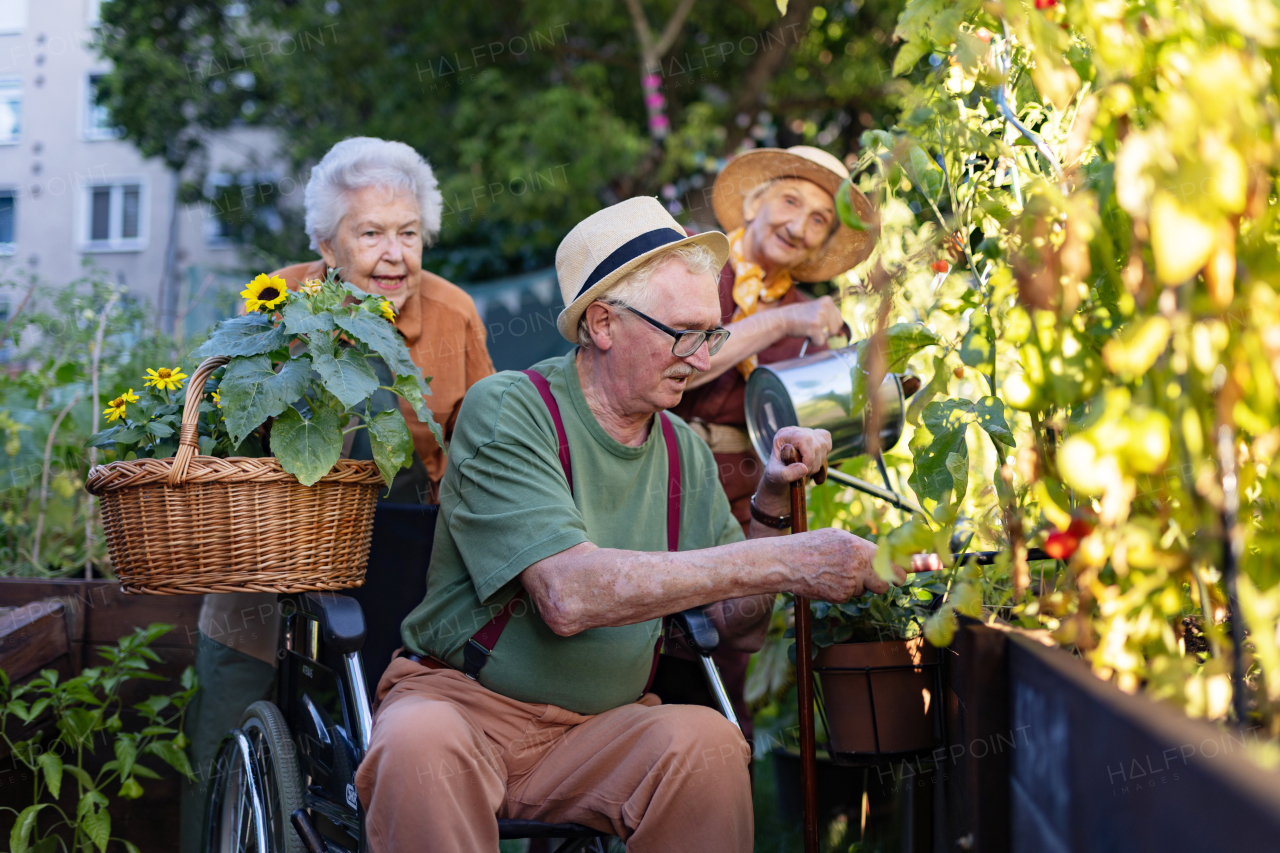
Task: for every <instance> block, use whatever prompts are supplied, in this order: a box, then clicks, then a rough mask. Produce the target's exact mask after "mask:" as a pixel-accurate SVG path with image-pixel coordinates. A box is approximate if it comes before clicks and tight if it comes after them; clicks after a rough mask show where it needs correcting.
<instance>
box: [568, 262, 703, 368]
mask: <svg viewBox="0 0 1280 853" xmlns="http://www.w3.org/2000/svg"><path fill="white" fill-rule="evenodd" d="M673 258H678V259H679V260H680V261H682V262H683V263H684V265H685V268H686V269H688V270H689V272H691V273H693V274H694V275H707V274H715V273H718V272H719V271H720V266H719V264H717V263H716V256H715V253H713V252H712V251H711V250H710V249H708V248H707V247H706V246H703V245H702V244H701V243H685V244H684V245H683V246H677V247H676V248H674V249H671V250H670V251H667V252H661V253H659V254H657V255H654V256H653V257H652V258H649V259H648V260H647V261H645V262H644V263H642V264H641V265H640V266H638V267H636V268H635V269H633V270H632V271H631V272H629V273H627V274H626V275H624V276H623V277H622V278H620V279H618V282H617V284H615V285H614V286H613V287H611V288H609V290H608V291H606V292H605V294H604V295H603V296H601V297H600V298H599V299H597V300H596V301H597V302H605V303H607V304H609V305H630V306H631V307H632V308H639V309H640V310H642V311H645V312H646V313H647V312H650V311H653V310H654V309H655V308H656V307H657V306H655V305H653V304H651V303H652V300H651V299H650V298H649V296H650V293H651V291H650V288H649V280H650V279H651V278H653V274H654V273H655V272H657V270H658V268H659V267H661V266H662V265H663V264H665V263H666V262H667V261H669V260H672V259H673ZM578 344H579V345H580V346H584V347H589V346H592V345H593V344H592V341H591V331H590V329H588V328H587V312H586V311H583V312H582V316H581V317H579V318H578Z"/></svg>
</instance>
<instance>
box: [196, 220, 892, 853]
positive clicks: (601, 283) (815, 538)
mask: <svg viewBox="0 0 1280 853" xmlns="http://www.w3.org/2000/svg"><path fill="white" fill-rule="evenodd" d="M728 252H729V247H728V242H727V240H726V238H725V237H724V235H723V234H720V233H718V232H709V233H705V234H700V235H695V236H686V234H685V232H684V231H683V229H681V228H680V226H679V225H677V224H676V222H675V220H673V219H672V218H671V217H670V215H669V214H667V212H666V211H665V209H664V208H663V207H662V205H661V204H660V203H659V202H657V200H655V199H650V198H638V199H632V200H629V201H625V202H622V203H620V204H618V205H615V206H613V207H610V208H607V209H605V210H602V211H600V212H599V213H596V214H594V215H592V216H591V217H589V218H587V219H586V220H584V221H583V222H581V223H580V224H579V225H578V226H577V227H576V228H575V229H574V230H573V231H572V232H571V233H570V234H569V235H568V236H567V237H566V238H565V240H564V241H563V242H562V243H561V245H560V248H559V251H558V252H557V255H556V269H557V272H558V274H559V279H560V285H561V288H562V290H563V293H564V302H565V305H566V306H567V307H566V308H565V310H564V312H563V313H562V314H561V315H560V318H559V329H560V331H561V333H562V334H563V335H564V336H565V337H566V338H568V339H569V340H571V341H573V342H575V343H577V344H578V347H577V349H576V350H575V351H574V352H571V353H570V354H569V355H567V356H564V357H561V358H554V359H549V360H547V361H544V362H541V363H539V364H537V365H535V366H534V367H533V368H532V369H531V370H528V371H524V372H504V373H499V374H496V375H494V376H491V377H489V378H487V379H484V380H482V381H480V382H479V383H478V384H476V385H475V386H474V387H473V388H472V389H471V391H470V392H469V394H468V396H467V398H466V400H465V402H464V403H463V406H462V410H461V413H460V415H459V418H458V421H457V426H456V428H455V431H454V438H453V441H452V443H451V447H450V452H449V462H448V467H447V470H446V473H445V477H444V481H443V483H442V486H441V492H440V509H439V519H440V521H439V524H438V525H436V528H435V537H434V547H433V548H432V551H431V561H430V570H429V572H428V573H427V579H426V595H425V597H424V598H423V600H422V603H421V604H419V605H418V606H417V608H416V609H414V610H413V611H412V612H411V613H409V615H408V616H407V617H406V618H405V619H404V621H403V623H402V626H401V638H402V642H403V649H401V650H399V652H398V654H397V656H396V657H395V659H394V660H392V661H391V664H390V666H389V667H388V668H387V669H386V671H385V673H383V675H382V678H381V681H380V682H379V683H378V686H377V689H376V697H375V701H374V703H373V706H374V709H375V711H376V715H374V716H372V721H371V722H370V711H369V706H368V702H367V700H366V698H365V697H366V693H365V689H364V675H363V673H362V672H361V670H360V666H359V660H360V659H359V656H358V655H356V654H354V653H353V652H354V651H355V650H357V649H358V648H359V643H360V641H361V639H363V629H364V626H363V622H361V621H360V619H359V616H360V610H359V607H358V606H357V605H356V604H355V602H350V601H349V600H346V599H343V601H344V602H346V603H338V602H337V601H336V599H339V598H341V597H340V596H331V595H330V596H324V595H316V594H310V595H308V596H306V597H304V599H303V600H302V601H301V602H300V604H299V611H298V612H297V613H296V614H294V615H293V616H291V617H290V618H289V619H286V640H285V646H286V648H285V650H284V651H282V655H287V656H288V661H286V663H285V665H282V666H281V679H282V682H281V686H280V695H281V700H282V705H283V706H284V714H283V717H284V719H280V716H281V715H280V713H279V712H274V713H275V717H276V720H275V721H274V722H273V721H271V720H263V719H257V718H255V719H253V720H250V721H249V725H247V726H246V725H242V727H241V729H239V730H237V732H235V733H234V735H235V737H229V738H228V740H227V741H226V742H224V746H223V750H222V753H221V754H220V758H219V768H218V769H219V772H221V773H224V774H226V773H233V770H234V768H233V767H232V765H236V766H238V767H242V770H241V772H242V773H243V775H244V776H245V777H246V778H249V779H251V780H252V777H254V775H255V774H256V775H257V776H258V777H259V778H258V781H257V782H256V783H255V784H256V785H257V787H256V788H253V789H252V790H249V793H248V795H245V794H244V793H243V792H244V790H245V788H244V787H243V786H242V788H241V793H239V794H236V795H234V796H233V795H231V794H229V793H228V789H227V786H226V785H222V786H220V787H219V786H215V791H214V796H213V800H212V802H211V806H212V808H211V809H210V812H209V817H210V849H225V850H230V849H245V848H244V847H240V848H237V846H236V845H237V844H238V842H237V841H236V840H235V838H234V836H243V837H246V838H247V837H248V836H250V835H255V836H256V837H257V838H258V841H256V842H253V843H251V844H249V845H248V846H249V847H252V846H255V845H257V846H259V847H260V849H277V848H278V849H286V848H287V849H290V850H299V851H301V850H303V849H307V850H311V851H323V850H330V851H333V850H339V849H355V848H356V847H357V846H358V847H359V848H360V849H367V850H372V851H377V853H401V851H406V853H407V851H411V850H431V851H457V853H464V851H465V853H472V851H492V850H496V849H497V847H498V842H499V839H500V837H536V836H539V835H541V836H547V837H557V838H570V839H579V840H578V841H576V842H571V843H573V844H577V845H578V846H577V847H570V845H566V847H563V848H561V849H582V845H585V844H586V843H588V841H587V839H591V838H595V837H597V836H602V835H611V836H616V837H618V838H620V839H622V840H623V841H624V842H625V843H626V846H627V849H628V850H631V851H650V850H653V851H658V850H698V851H726V853H728V851H736V853H743V851H749V850H751V849H752V843H753V820H752V808H751V789H750V781H749V776H748V761H749V758H750V748H749V746H748V744H747V743H746V741H745V740H744V738H743V736H742V734H741V732H740V731H739V729H738V728H737V727H736V726H735V725H734V722H733V721H732V717H731V713H732V712H731V711H728V709H727V703H725V704H724V707H725V709H726V711H727V712H728V713H729V715H730V717H729V718H726V716H724V715H722V714H720V713H717V712H716V711H714V710H712V709H710V708H706V707H701V706H698V705H685V704H662V702H661V701H660V700H659V699H658V698H657V697H656V696H655V695H653V694H652V693H651V692H649V687H650V685H651V682H652V678H653V673H654V671H655V669H656V667H657V653H658V650H659V649H660V647H661V645H662V638H663V634H664V631H663V622H664V617H668V616H670V615H671V614H681V613H682V612H685V613H686V614H688V615H686V616H685V619H684V633H685V634H686V635H687V636H688V638H689V641H690V645H692V646H693V647H694V649H695V650H697V651H705V650H706V647H707V646H708V645H714V639H712V640H711V641H710V642H708V641H706V640H705V639H703V636H705V635H707V634H714V633H718V634H719V636H720V638H721V640H722V641H723V642H724V643H726V644H730V645H732V647H734V648H738V649H742V650H747V651H751V650H754V649H756V648H758V647H759V645H760V643H761V642H762V640H763V636H764V632H765V630H766V627H767V623H768V620H769V614H770V613H771V611H772V606H773V600H774V597H775V595H776V594H777V593H778V592H782V591H786V592H793V593H796V594H799V595H804V596H807V597H809V598H816V599H823V600H828V601H844V600H846V599H848V598H849V597H850V596H852V595H857V594H860V593H861V592H862V590H863V589H868V590H872V591H884V590H885V589H887V584H886V582H885V581H884V580H882V579H880V578H879V577H877V575H876V573H875V572H874V570H873V569H872V560H873V557H874V554H875V546H874V545H872V544H870V543H868V542H866V541H864V540H862V539H859V538H858V537H856V536H853V535H851V534H849V533H846V532H844V531H840V530H833V529H826V530H818V531H813V532H810V533H805V534H802V535H797V536H789V537H785V538H778V537H779V535H780V534H781V533H783V532H784V531H785V530H786V529H787V527H788V526H789V524H790V520H789V517H788V516H787V512H788V510H789V503H788V488H789V484H790V483H791V482H792V481H795V480H798V479H800V478H801V477H803V476H806V475H807V474H812V473H815V472H817V471H818V470H819V469H820V468H821V466H822V465H823V464H824V463H825V460H826V454H827V452H828V450H829V449H830V436H829V435H828V434H827V433H826V432H824V431H822V430H807V429H801V428H798V427H790V428H784V429H782V430H780V431H779V432H778V434H777V437H776V438H775V442H774V446H773V452H772V454H771V455H770V458H769V460H768V461H767V464H766V468H765V474H764V477H763V479H762V481H761V483H760V486H759V488H758V490H757V492H756V494H755V497H754V499H753V503H752V516H753V520H752V523H751V527H750V531H749V537H748V541H743V533H742V528H741V526H740V525H739V524H738V522H737V521H736V520H735V519H734V517H733V515H732V514H731V513H730V510H729V503H728V500H727V499H726V497H725V494H724V491H723V489H722V487H721V486H720V483H719V480H718V478H717V472H716V468H715V462H714V459H713V457H712V454H711V452H710V450H709V449H708V448H707V446H706V444H704V443H703V442H702V440H701V439H699V438H698V437H697V436H696V435H695V434H694V433H693V432H692V431H691V430H690V429H689V428H688V427H687V426H686V425H685V424H684V422H683V421H681V420H680V419H679V418H676V417H674V416H672V415H670V414H668V413H667V412H666V411H665V410H667V409H670V408H671V407H673V406H675V405H676V404H677V403H678V402H679V401H680V398H681V395H682V393H683V392H684V390H685V386H686V384H687V382H688V379H689V377H690V376H691V375H693V374H694V373H695V372H696V371H699V370H706V369H707V368H708V366H709V363H710V357H711V354H712V353H714V352H715V351H716V350H717V349H718V348H719V347H720V346H721V345H722V344H723V343H724V341H725V338H726V337H727V335H728V333H727V332H726V331H725V330H724V329H722V328H720V327H719V321H720V305H719V300H718V295H717V289H716V275H717V273H718V271H719V270H720V268H721V267H722V266H723V264H724V262H725V258H726V257H727V255H728ZM784 444H791V445H792V446H793V447H795V448H796V449H797V450H798V451H799V453H800V458H801V461H800V462H797V463H794V464H792V465H785V464H783V463H782V462H781V460H780V458H779V452H780V448H781V447H782V446H783V445H784ZM378 547H379V543H378V542H377V541H376V540H375V549H377V548H378ZM703 614H705V616H706V617H709V620H710V623H711V626H714V629H715V630H714V631H707V630H705V629H706V628H708V627H711V626H708V625H705V624H699V622H700V619H699V617H702V616H703ZM370 616H371V619H373V620H377V619H378V618H379V614H377V613H371V614H370ZM357 623H358V624H357ZM371 624H372V623H371ZM357 634H359V637H357V636H355V635H357ZM689 635H691V636H689ZM704 660H705V658H704ZM706 666H707V668H708V669H709V670H711V671H713V670H714V668H713V667H712V666H711V665H710V662H709V661H707V662H706ZM362 701H363V702H364V707H363V708H361V707H360V705H361V704H362ZM264 704H265V703H264ZM271 715H272V714H271V713H268V714H266V715H265V716H271ZM341 719H347V720H348V725H346V726H343V725H339V724H337V722H335V721H339V720H341ZM286 720H287V724H288V725H289V726H290V727H292V728H293V729H294V731H293V732H292V739H293V742H295V743H296V744H297V754H296V756H295V755H292V754H289V753H290V747H289V745H288V744H289V742H290V733H289V732H288V731H285V732H284V734H283V735H280V734H279V733H276V734H272V732H270V731H268V730H269V729H271V728H272V727H273V726H274V727H275V728H277V729H278V728H281V727H283V726H284V725H285V724H286ZM299 729H301V731H299ZM273 738H274V740H273ZM366 744H367V746H366ZM272 750H274V752H272V755H273V756H275V763H274V765H272V766H267V764H269V762H267V763H264V762H263V760H262V759H261V755H262V754H264V752H271V751H272ZM291 759H292V760H296V761H297V762H298V763H300V764H301V765H302V767H301V773H304V774H306V775H307V777H308V778H309V779H310V787H309V788H308V789H307V790H306V791H300V792H297V793H296V794H295V795H293V796H292V797H289V796H282V795H281V794H280V792H279V791H278V790H274V791H273V790H272V787H273V785H274V786H275V787H276V788H279V787H282V785H280V784H279V783H277V782H273V779H278V778H281V774H280V773H279V772H278V766H279V765H282V764H287V763H288V762H289V761H290V760H291ZM237 763H238V764H237ZM286 769H288V768H286ZM291 772H292V773H293V775H294V776H297V775H298V773H299V770H297V769H294V770H292V771H291ZM346 780H352V781H353V782H354V785H353V784H352V783H351V782H350V781H346ZM288 781H290V782H291V781H292V778H291V779H290V780H288ZM254 797H256V798H258V800H270V801H271V802H268V803H259V805H258V808H259V812H260V813H264V815H265V816H264V817H263V818H260V819H259V821H258V824H261V828H258V827H257V826H256V825H251V824H253V823H254V822H253V821H249V822H246V821H244V820H241V819H239V817H238V816H239V815H241V814H242V813H244V812H245V811H246V809H248V808H249V807H250V806H252V805H253V802H251V801H252V800H253V799H254ZM303 804H305V806H306V807H307V809H306V810H305V811H304V810H301V806H302V805H303ZM295 808H298V809H299V810H298V811H296V812H295V811H294V810H295ZM291 812H292V813H294V816H295V817H294V824H295V826H296V827H297V830H298V833H297V835H296V836H295V835H293V834H291V833H289V832H287V829H288V827H287V826H286V824H287V822H288V820H289V814H290V813H291ZM322 836H323V838H322ZM272 838H275V839H278V841H272ZM247 840H250V841H252V839H247ZM591 843H597V842H591ZM279 845H284V846H279Z"/></svg>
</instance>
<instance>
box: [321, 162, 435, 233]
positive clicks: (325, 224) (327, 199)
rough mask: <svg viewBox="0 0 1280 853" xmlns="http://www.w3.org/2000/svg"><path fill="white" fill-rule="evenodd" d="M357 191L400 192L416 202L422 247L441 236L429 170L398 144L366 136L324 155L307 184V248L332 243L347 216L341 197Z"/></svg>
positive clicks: (427, 164) (425, 164)
mask: <svg viewBox="0 0 1280 853" xmlns="http://www.w3.org/2000/svg"><path fill="white" fill-rule="evenodd" d="M362 187H387V188H388V189H395V190H405V191H406V192H408V193H410V194H411V195H413V196H414V198H416V199H417V200H418V213H419V215H420V216H421V217H422V241H423V243H424V244H425V245H427V246H430V245H431V244H432V243H433V242H435V238H436V235H437V234H439V233H440V211H441V208H442V206H443V201H442V198H441V195H440V189H439V184H438V183H437V182H436V176H435V174H434V173H433V172H432V171H431V165H430V164H429V163H427V161H426V160H423V159H422V157H421V156H420V155H419V154H418V152H417V151H414V150H413V149H412V148H410V147H409V146H408V145H405V144H404V143H403V142H390V141H388V140H386V139H374V138H373V137H370V136H357V137H354V138H352V139H344V140H342V141H341V142H339V143H338V144H337V145H335V146H333V147H332V148H330V149H329V153H328V154H325V155H324V159H322V160H321V161H320V162H319V163H317V164H316V166H315V168H314V169H312V170H311V180H309V181H307V192H306V197H305V207H306V216H307V234H308V235H309V236H310V237H311V248H312V249H315V250H319V248H320V241H321V240H332V239H333V237H334V235H335V234H336V233H337V231H338V223H339V222H341V221H342V217H343V216H344V215H345V214H346V212H347V202H346V198H345V196H346V194H347V193H348V192H350V191H351V190H356V189H360V188H362Z"/></svg>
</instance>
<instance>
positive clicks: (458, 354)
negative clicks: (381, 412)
mask: <svg viewBox="0 0 1280 853" xmlns="http://www.w3.org/2000/svg"><path fill="white" fill-rule="evenodd" d="M272 275H273V276H280V277H281V278H283V279H284V280H285V283H286V284H288V286H289V289H290V290H297V289H298V285H300V284H301V283H302V282H303V281H304V280H306V279H308V278H324V276H325V265H324V261H322V260H320V261H312V262H311V263H309V264H294V265H293V266H289V267H285V268H284V269H282V270H276V271H275V272H273V273H272ZM396 328H397V329H399V330H400V334H401V335H402V336H403V337H404V342H405V344H406V345H407V346H408V347H409V355H410V356H411V357H412V358H413V363H414V364H416V365H418V367H420V368H422V373H423V375H424V376H426V377H428V378H430V380H431V396H429V397H427V398H426V399H427V408H429V409H430V410H431V414H432V415H434V416H435V419H436V421H437V422H438V423H439V424H440V426H441V428H442V429H443V430H444V436H445V440H448V439H449V437H450V436H451V435H452V434H453V426H454V424H455V423H457V420H458V410H459V409H461V408H462V398H463V396H464V395H465V394H466V393H467V389H468V388H470V387H471V386H472V385H475V384H476V383H477V382H479V381H480V380H481V379H483V378H485V377H486V376H488V375H489V374H491V373H493V361H492V360H491V359H490V358H489V350H488V348H487V347H486V346H485V329H484V323H483V322H481V320H480V315H479V314H478V313H477V312H476V304H475V302H473V301H472V300H471V297H470V296H468V295H467V292H466V291H465V290H463V289H462V288H460V287H458V286H457V285H456V284H450V283H449V282H447V281H445V280H444V279H443V278H441V277H440V276H438V275H435V274H434V273H429V272H427V271H426V270H423V271H422V272H420V273H418V291H417V293H416V294H414V295H413V296H411V297H409V300H408V301H407V302H406V303H405V304H404V307H403V308H402V309H401V310H400V313H399V315H397V317H396ZM400 411H401V412H403V413H404V419H405V421H406V422H407V423H408V424H409V432H410V433H411V434H412V435H413V447H414V449H415V450H417V451H418V456H419V458H421V459H422V462H423V464H424V465H426V466H427V474H428V476H430V477H431V481H432V482H433V483H439V482H440V478H441V477H443V476H444V467H445V463H446V461H447V459H446V457H445V452H444V449H443V448H442V447H440V445H438V444H437V443H436V440H435V438H434V437H433V436H432V435H431V430H430V429H429V428H428V427H427V425H426V424H424V423H422V422H420V421H419V420H418V416H417V415H415V414H414V413H413V409H412V408H410V406H409V404H408V403H406V402H405V401H404V400H401V401H400Z"/></svg>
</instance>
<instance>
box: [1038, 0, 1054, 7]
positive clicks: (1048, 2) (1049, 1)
mask: <svg viewBox="0 0 1280 853" xmlns="http://www.w3.org/2000/svg"><path fill="white" fill-rule="evenodd" d="M1057 5H1058V0H1036V8H1037V9H1050V8H1052V7H1054V6H1057Z"/></svg>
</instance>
